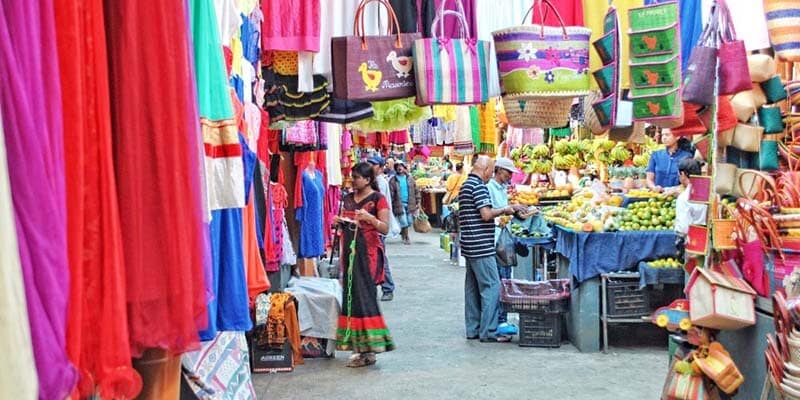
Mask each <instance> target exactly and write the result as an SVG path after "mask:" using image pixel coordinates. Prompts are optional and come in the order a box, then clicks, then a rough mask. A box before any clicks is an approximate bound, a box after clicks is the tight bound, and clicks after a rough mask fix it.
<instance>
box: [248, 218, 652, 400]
mask: <svg viewBox="0 0 800 400" xmlns="http://www.w3.org/2000/svg"><path fill="white" fill-rule="evenodd" d="M412 235H413V236H412V241H413V244H412V245H411V246H403V245H402V244H400V243H399V242H390V243H389V245H388V252H389V257H390V265H391V266H392V274H393V275H394V280H395V283H396V285H397V289H396V290H397V291H396V293H395V297H394V301H391V302H383V303H381V306H382V309H383V313H384V317H385V318H386V323H387V325H388V326H389V329H390V331H391V332H392V335H393V337H394V340H395V343H396V344H397V349H396V350H395V351H392V352H389V353H384V354H379V355H378V363H377V364H376V365H374V366H371V367H365V368H357V369H352V368H347V367H345V363H346V362H347V358H348V356H349V353H344V352H339V353H337V355H336V358H335V359H332V360H324V359H310V360H306V363H305V365H301V366H298V367H297V368H295V371H294V372H291V373H282V374H267V375H254V376H253V380H254V383H255V387H256V392H257V393H258V394H259V398H261V399H281V400H290V399H415V400H419V399H459V400H466V399H492V398H498V399H507V400H521V399H614V400H621V399H636V400H640V399H657V398H659V396H660V393H661V388H662V386H663V382H664V377H665V375H666V370H667V351H666V346H660V347H659V346H655V347H654V346H630V347H622V348H620V347H612V348H611V349H610V351H609V353H608V354H602V353H595V354H582V353H579V352H578V351H577V350H576V349H575V348H574V347H572V346H571V345H570V344H569V343H567V342H564V343H563V344H562V346H561V348H558V349H543V348H529V347H519V346H517V344H516V339H515V342H513V343H480V342H478V341H473V340H470V341H467V340H465V339H464V269H463V268H460V267H457V266H455V265H453V264H451V263H450V262H449V261H448V259H447V255H446V254H445V253H444V251H442V250H440V249H439V247H438V244H439V238H438V234H434V233H431V234H427V235H420V234H413V233H412ZM379 292H380V291H379ZM512 318H513V315H512ZM620 329H622V333H621V335H620V336H624V335H625V332H626V331H625V329H626V328H625V327H624V326H620ZM618 331H619V329H618ZM612 339H614V337H613V336H612ZM624 340H625V339H624V338H622V339H617V340H616V342H621V341H624ZM612 343H614V341H613V340H612Z"/></svg>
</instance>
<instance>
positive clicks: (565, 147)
mask: <svg viewBox="0 0 800 400" xmlns="http://www.w3.org/2000/svg"><path fill="white" fill-rule="evenodd" d="M553 150H554V151H555V152H556V153H558V154H569V141H568V140H567V139H562V140H559V141H557V142H555V143H554V144H553Z"/></svg>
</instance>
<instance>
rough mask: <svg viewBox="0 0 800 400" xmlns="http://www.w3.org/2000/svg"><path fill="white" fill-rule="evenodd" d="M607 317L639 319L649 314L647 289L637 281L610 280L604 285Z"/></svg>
mask: <svg viewBox="0 0 800 400" xmlns="http://www.w3.org/2000/svg"><path fill="white" fill-rule="evenodd" d="M606 288H607V292H606V293H607V296H608V297H607V299H608V314H607V315H608V316H609V317H640V316H642V315H648V314H650V311H651V308H650V300H649V299H648V292H647V288H646V287H645V288H644V289H639V280H638V279H636V280H631V279H628V280H610V279H609V281H608V283H607V284H606Z"/></svg>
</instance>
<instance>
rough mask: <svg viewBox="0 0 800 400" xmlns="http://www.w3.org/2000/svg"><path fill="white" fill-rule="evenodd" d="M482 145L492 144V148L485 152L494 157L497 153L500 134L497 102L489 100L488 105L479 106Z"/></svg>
mask: <svg viewBox="0 0 800 400" xmlns="http://www.w3.org/2000/svg"><path fill="white" fill-rule="evenodd" d="M478 112H479V118H480V127H481V144H490V145H491V147H490V148H488V149H485V151H486V152H487V153H488V154H489V155H491V156H494V155H495V154H496V153H497V145H498V143H499V141H498V134H497V101H496V100H495V99H491V100H489V101H488V102H487V103H486V104H482V105H480V106H478Z"/></svg>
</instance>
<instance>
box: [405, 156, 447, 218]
mask: <svg viewBox="0 0 800 400" xmlns="http://www.w3.org/2000/svg"><path fill="white" fill-rule="evenodd" d="M447 172H448V171H445V169H444V168H442V166H441V165H440V164H439V163H438V162H437V160H435V159H433V158H431V159H429V160H428V162H427V163H426V164H423V165H422V166H421V167H420V168H417V169H415V170H414V171H412V173H411V174H412V176H413V177H414V179H415V182H416V184H417V187H418V188H419V193H420V196H421V198H420V200H421V207H422V211H423V212H424V213H425V214H426V215H427V216H428V219H429V220H430V222H431V224H432V225H435V226H440V225H441V215H442V199H443V198H444V195H445V193H447V190H446V189H445V187H444V183H445V179H446V176H445V173H447Z"/></svg>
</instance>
